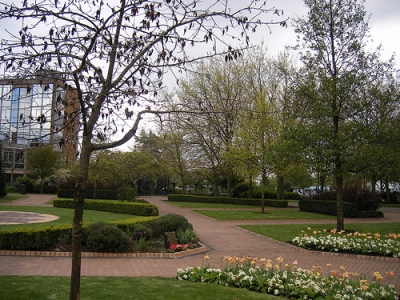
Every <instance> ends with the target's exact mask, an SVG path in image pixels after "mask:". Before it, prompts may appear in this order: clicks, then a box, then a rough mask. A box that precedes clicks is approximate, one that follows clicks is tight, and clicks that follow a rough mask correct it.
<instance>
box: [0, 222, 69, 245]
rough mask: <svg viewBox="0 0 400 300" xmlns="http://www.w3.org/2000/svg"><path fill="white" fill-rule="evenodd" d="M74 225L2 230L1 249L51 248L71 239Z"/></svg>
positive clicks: (0, 234)
mask: <svg viewBox="0 0 400 300" xmlns="http://www.w3.org/2000/svg"><path fill="white" fill-rule="evenodd" d="M71 237H72V226H71V225H69V224H68V225H58V226H46V227H40V228H35V227H32V228H30V227H29V228H20V229H12V230H7V231H0V249H9V250H11V249H13V250H49V249H54V248H56V247H57V246H58V245H59V244H66V243H69V242H70V241H71Z"/></svg>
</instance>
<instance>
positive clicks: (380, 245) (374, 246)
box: [292, 228, 400, 257]
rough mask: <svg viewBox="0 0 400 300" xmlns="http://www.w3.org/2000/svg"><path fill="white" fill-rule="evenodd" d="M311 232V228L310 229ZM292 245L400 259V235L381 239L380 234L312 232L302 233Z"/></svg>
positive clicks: (333, 231) (334, 231) (390, 235)
mask: <svg viewBox="0 0 400 300" xmlns="http://www.w3.org/2000/svg"><path fill="white" fill-rule="evenodd" d="M308 230H309V231H310V232H311V228H308ZM292 244H294V245H297V246H300V247H303V248H307V249H316V250H323V251H334V252H340V251H350V252H353V253H362V254H372V255H383V256H392V257H400V234H394V233H393V234H389V235H386V236H384V237H381V235H380V234H379V233H375V234H371V233H358V232H354V233H347V234H346V233H345V232H344V231H339V232H338V231H336V230H330V231H329V232H327V231H322V232H321V231H312V235H310V234H307V233H306V232H304V231H302V234H301V236H298V237H295V238H294V239H293V240H292Z"/></svg>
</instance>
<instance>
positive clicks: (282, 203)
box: [168, 194, 288, 207]
mask: <svg viewBox="0 0 400 300" xmlns="http://www.w3.org/2000/svg"><path fill="white" fill-rule="evenodd" d="M168 201H171V202H174V201H175V202H199V203H221V204H236V205H252V206H261V199H245V198H227V197H211V196H193V195H186V194H185V195H184V194H169V195H168ZM264 205H265V206H271V207H288V201H287V200H270V199H266V200H264Z"/></svg>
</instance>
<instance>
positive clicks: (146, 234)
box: [129, 223, 153, 240]
mask: <svg viewBox="0 0 400 300" xmlns="http://www.w3.org/2000/svg"><path fill="white" fill-rule="evenodd" d="M129 231H130V233H131V236H132V239H134V240H139V239H141V238H144V239H146V240H148V239H150V238H151V237H152V235H153V232H152V230H151V229H150V228H148V227H147V226H146V225H144V224H142V223H137V224H134V225H132V227H130V228H129Z"/></svg>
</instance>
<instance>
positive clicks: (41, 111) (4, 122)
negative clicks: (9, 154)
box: [0, 84, 64, 146]
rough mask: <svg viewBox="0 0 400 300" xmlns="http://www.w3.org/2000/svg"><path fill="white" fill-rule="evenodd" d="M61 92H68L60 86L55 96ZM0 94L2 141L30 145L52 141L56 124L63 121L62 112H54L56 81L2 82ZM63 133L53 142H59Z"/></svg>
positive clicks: (0, 130)
mask: <svg viewBox="0 0 400 300" xmlns="http://www.w3.org/2000/svg"><path fill="white" fill-rule="evenodd" d="M60 93H64V92H63V91H62V90H61V89H60V90H57V91H56V94H57V95H55V97H57V96H58V94H60ZM60 96H61V97H62V96H63V95H60ZM0 98H1V104H0V140H1V141H3V142H5V143H10V144H17V145H26V146H30V145H31V143H43V144H48V143H50V133H51V126H52V124H53V125H54V124H62V120H63V116H62V113H61V114H54V109H53V88H52V85H45V87H43V86H42V85H39V84H33V85H31V86H16V87H14V88H12V86H11V85H2V86H1V88H0ZM61 137H62V134H56V135H55V136H53V137H52V141H51V142H53V143H57V140H58V139H60V138H61Z"/></svg>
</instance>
